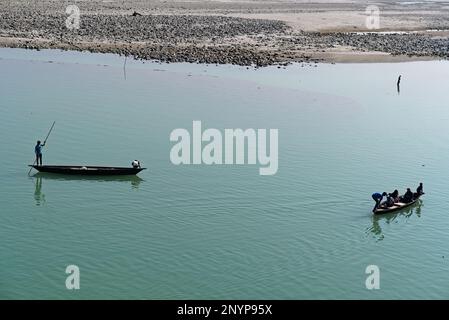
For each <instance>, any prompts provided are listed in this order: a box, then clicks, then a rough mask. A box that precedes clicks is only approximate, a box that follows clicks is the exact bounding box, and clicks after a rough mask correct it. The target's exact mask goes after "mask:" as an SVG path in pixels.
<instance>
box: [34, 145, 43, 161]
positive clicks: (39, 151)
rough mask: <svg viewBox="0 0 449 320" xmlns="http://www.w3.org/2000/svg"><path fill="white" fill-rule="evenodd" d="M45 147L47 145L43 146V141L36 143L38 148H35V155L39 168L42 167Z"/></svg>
mask: <svg viewBox="0 0 449 320" xmlns="http://www.w3.org/2000/svg"><path fill="white" fill-rule="evenodd" d="M44 146H45V143H44V144H41V141H40V140H38V141H37V143H36V146H35V147H34V153H35V154H36V164H37V165H38V166H39V165H40V166H41V165H42V147H44ZM39 163H40V164H39Z"/></svg>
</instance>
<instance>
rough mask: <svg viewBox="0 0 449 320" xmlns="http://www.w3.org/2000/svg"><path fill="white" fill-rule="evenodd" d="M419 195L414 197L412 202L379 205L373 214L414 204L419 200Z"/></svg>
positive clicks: (392, 210)
mask: <svg viewBox="0 0 449 320" xmlns="http://www.w3.org/2000/svg"><path fill="white" fill-rule="evenodd" d="M421 196H422V195H421ZM421 196H419V197H418V198H416V199H414V200H413V201H412V202H408V203H404V202H396V203H395V204H394V205H393V206H392V207H388V208H385V207H379V208H377V209H376V211H374V214H385V213H390V212H395V211H399V210H402V209H404V208H408V207H411V206H412V205H414V204H415V203H417V202H418V201H419V198H420V197H421Z"/></svg>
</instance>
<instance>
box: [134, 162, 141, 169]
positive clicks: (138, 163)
mask: <svg viewBox="0 0 449 320" xmlns="http://www.w3.org/2000/svg"><path fill="white" fill-rule="evenodd" d="M132 166H133V168H134V169H139V168H140V161H139V160H134V161H133V162H132Z"/></svg>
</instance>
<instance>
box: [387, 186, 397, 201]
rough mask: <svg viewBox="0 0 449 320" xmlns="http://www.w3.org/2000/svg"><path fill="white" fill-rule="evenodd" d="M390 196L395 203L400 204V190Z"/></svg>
mask: <svg viewBox="0 0 449 320" xmlns="http://www.w3.org/2000/svg"><path fill="white" fill-rule="evenodd" d="M389 196H391V197H392V198H393V200H394V202H398V201H399V191H398V189H396V190H394V191H393V192H392V193H390V194H389Z"/></svg>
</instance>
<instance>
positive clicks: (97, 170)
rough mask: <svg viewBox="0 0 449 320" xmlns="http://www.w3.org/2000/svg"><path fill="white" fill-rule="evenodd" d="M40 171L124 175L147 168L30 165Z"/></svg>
mask: <svg viewBox="0 0 449 320" xmlns="http://www.w3.org/2000/svg"><path fill="white" fill-rule="evenodd" d="M30 167H33V168H34V169H36V170H37V171H39V172H47V173H59V174H70V175H80V176H123V175H136V174H138V173H139V172H140V171H142V170H145V169H146V168H126V167H96V166H52V165H51V166H36V165H30Z"/></svg>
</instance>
